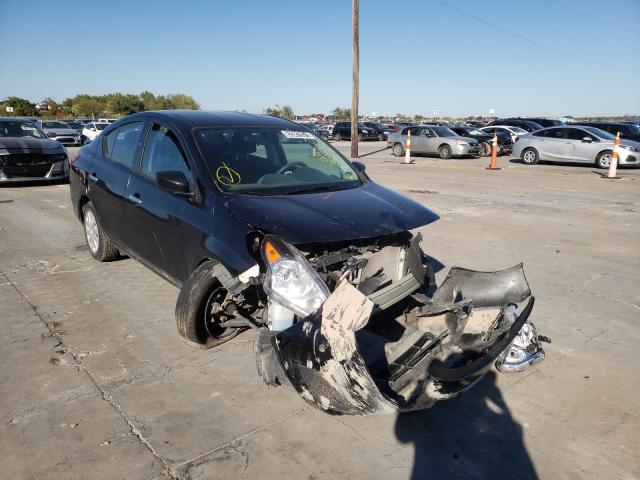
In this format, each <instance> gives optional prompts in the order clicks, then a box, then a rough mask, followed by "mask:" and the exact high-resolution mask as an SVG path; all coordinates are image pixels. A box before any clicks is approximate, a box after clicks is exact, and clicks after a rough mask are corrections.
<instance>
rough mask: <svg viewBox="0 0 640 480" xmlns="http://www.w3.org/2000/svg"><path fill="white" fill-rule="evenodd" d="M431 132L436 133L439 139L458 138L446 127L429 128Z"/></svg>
mask: <svg viewBox="0 0 640 480" xmlns="http://www.w3.org/2000/svg"><path fill="white" fill-rule="evenodd" d="M431 130H433V131H434V132H436V135H438V136H439V137H457V136H458V134H457V133H455V132H454V131H453V130H451V129H449V128H447V127H431Z"/></svg>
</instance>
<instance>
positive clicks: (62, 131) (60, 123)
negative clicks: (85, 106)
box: [35, 118, 116, 146]
mask: <svg viewBox="0 0 640 480" xmlns="http://www.w3.org/2000/svg"><path fill="white" fill-rule="evenodd" d="M115 121H116V119H114V118H100V119H98V120H91V119H81V118H78V119H73V120H35V123H36V125H37V126H38V127H39V128H40V129H41V130H42V131H43V132H44V133H45V134H46V135H47V137H49V138H52V139H54V140H56V141H58V142H60V143H62V144H63V145H71V146H80V145H84V144H85V143H88V142H90V141H92V140H93V139H94V138H96V137H97V136H98V135H99V134H100V132H101V131H102V130H104V129H105V128H106V127H107V126H109V124H111V123H113V122H115Z"/></svg>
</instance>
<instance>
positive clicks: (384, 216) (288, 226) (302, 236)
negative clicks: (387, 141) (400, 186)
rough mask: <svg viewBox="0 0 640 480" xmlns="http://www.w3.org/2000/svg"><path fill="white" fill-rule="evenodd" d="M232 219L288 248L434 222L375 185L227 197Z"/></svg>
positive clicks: (414, 204) (432, 215)
mask: <svg viewBox="0 0 640 480" xmlns="http://www.w3.org/2000/svg"><path fill="white" fill-rule="evenodd" d="M228 199H229V210H230V211H231V213H232V215H233V216H235V217H236V218H238V219H241V220H243V221H244V222H246V223H248V224H250V225H252V226H253V227H255V228H258V229H260V230H263V231H264V232H267V233H272V234H275V235H278V236H280V237H281V238H282V239H283V240H285V241H287V242H289V243H293V244H305V243H316V242H333V241H343V240H357V239H361V238H371V237H378V236H382V235H389V234H393V233H398V232H402V231H406V230H411V229H414V228H418V227H421V226H423V225H427V224H429V223H432V222H435V221H436V220H438V219H439V218H440V217H439V216H438V215H437V214H435V213H434V212H432V211H431V210H429V209H428V208H426V207H423V206H422V205H420V204H419V203H417V202H414V201H413V200H410V199H409V198H406V197H404V196H402V195H400V194H399V193H397V192H394V191H392V190H389V189H387V188H384V187H382V186H380V185H377V184H375V183H368V184H366V185H363V186H362V187H359V188H354V189H349V190H339V191H336V192H319V193H310V194H302V195H301V194H299V195H274V196H257V195H237V194H236V195H229V197H228Z"/></svg>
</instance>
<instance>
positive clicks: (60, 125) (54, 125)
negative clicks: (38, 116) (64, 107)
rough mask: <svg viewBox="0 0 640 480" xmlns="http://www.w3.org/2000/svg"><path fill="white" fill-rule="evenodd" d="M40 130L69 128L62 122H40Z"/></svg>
mask: <svg viewBox="0 0 640 480" xmlns="http://www.w3.org/2000/svg"><path fill="white" fill-rule="evenodd" d="M42 128H69V125H67V124H66V123H63V122H42Z"/></svg>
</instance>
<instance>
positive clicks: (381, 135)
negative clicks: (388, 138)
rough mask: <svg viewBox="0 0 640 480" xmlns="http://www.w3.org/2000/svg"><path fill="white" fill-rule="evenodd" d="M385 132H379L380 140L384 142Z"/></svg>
mask: <svg viewBox="0 0 640 480" xmlns="http://www.w3.org/2000/svg"><path fill="white" fill-rule="evenodd" d="M384 139H385V138H384V133H379V134H378V140H380V141H381V142H384Z"/></svg>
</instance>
